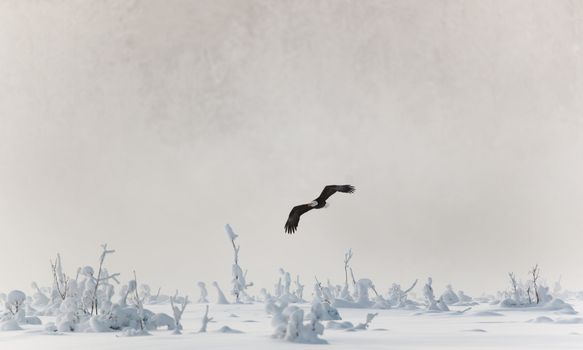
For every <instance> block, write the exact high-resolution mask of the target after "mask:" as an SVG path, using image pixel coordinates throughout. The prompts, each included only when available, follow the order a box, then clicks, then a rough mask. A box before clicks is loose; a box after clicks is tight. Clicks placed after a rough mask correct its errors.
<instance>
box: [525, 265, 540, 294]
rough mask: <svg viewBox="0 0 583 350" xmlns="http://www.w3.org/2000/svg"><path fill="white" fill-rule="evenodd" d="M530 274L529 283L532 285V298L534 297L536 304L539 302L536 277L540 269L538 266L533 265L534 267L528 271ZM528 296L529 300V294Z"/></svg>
mask: <svg viewBox="0 0 583 350" xmlns="http://www.w3.org/2000/svg"><path fill="white" fill-rule="evenodd" d="M529 274H530V278H531V280H530V282H531V283H532V287H533V288H532V291H533V292H534V297H535V301H536V303H537V304H538V303H539V302H540V296H539V294H538V284H537V282H538V277H539V274H540V269H539V267H538V264H536V265H534V267H533V268H532V269H531V270H530V271H529ZM528 294H529V298H530V293H528Z"/></svg>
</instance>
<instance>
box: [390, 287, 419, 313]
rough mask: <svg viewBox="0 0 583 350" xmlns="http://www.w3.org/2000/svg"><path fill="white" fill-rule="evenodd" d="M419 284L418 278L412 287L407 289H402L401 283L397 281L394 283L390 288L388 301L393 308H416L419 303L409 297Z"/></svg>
mask: <svg viewBox="0 0 583 350" xmlns="http://www.w3.org/2000/svg"><path fill="white" fill-rule="evenodd" d="M416 285H417V280H415V282H413V284H412V285H411V287H409V288H408V289H406V290H402V289H401V285H399V284H397V283H393V284H392V285H391V288H390V289H389V293H388V297H387V301H388V302H389V305H390V306H391V307H393V308H407V309H416V308H417V305H418V303H417V302H415V301H412V300H409V299H408V295H409V293H410V292H411V291H412V290H413V288H415V286H416Z"/></svg>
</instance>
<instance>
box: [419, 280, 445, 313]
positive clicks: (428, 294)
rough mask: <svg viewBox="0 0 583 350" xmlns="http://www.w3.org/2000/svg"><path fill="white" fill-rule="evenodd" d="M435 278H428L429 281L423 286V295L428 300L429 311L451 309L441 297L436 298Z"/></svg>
mask: <svg viewBox="0 0 583 350" xmlns="http://www.w3.org/2000/svg"><path fill="white" fill-rule="evenodd" d="M432 284H433V279H432V278H431V277H428V278H427V283H426V284H425V286H424V287H423V296H424V297H425V301H426V302H427V311H432V312H441V311H449V308H448V307H447V305H446V304H445V303H444V302H443V301H442V300H441V298H440V299H438V300H435V294H434V293H433V287H432V286H431V285H432Z"/></svg>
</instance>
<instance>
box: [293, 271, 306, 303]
mask: <svg viewBox="0 0 583 350" xmlns="http://www.w3.org/2000/svg"><path fill="white" fill-rule="evenodd" d="M294 283H295V285H296V290H295V291H294V294H295V296H296V298H297V300H298V302H303V301H304V299H303V296H304V285H303V284H302V283H301V282H300V275H297V276H296V280H295V281H294Z"/></svg>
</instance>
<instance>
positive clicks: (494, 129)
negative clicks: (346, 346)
mask: <svg viewBox="0 0 583 350" xmlns="http://www.w3.org/2000/svg"><path fill="white" fill-rule="evenodd" d="M582 51H583V2H580V1H558V0H557V1H507V0H504V1H461V0H460V1H443V0H442V1H409V0H407V1H405V0H403V1H356V0H355V1H331V0H330V1H314V0H309V1H308V0H306V1H270V0H265V1H237V0H232V1H217V0H208V1H98V2H95V1H75V2H72V1H16V0H13V1H2V2H1V3H0V242H1V243H0V244H1V246H2V249H1V251H0V291H1V290H3V291H6V290H9V289H13V288H21V289H25V290H27V288H29V285H30V282H32V281H33V280H36V281H38V282H41V283H43V284H48V283H50V267H49V263H48V260H49V258H52V257H54V255H55V254H56V253H57V252H60V253H61V255H62V257H63V262H64V264H65V269H66V270H67V271H69V272H70V273H74V271H75V270H76V267H77V266H80V265H86V264H95V263H96V261H97V258H98V254H99V249H100V248H99V244H101V243H104V242H107V243H109V245H110V246H111V247H113V248H115V249H117V253H116V254H115V255H114V256H113V257H111V258H110V259H109V261H108V262H107V265H108V267H109V268H110V270H112V271H116V272H121V273H122V277H124V279H127V278H130V275H129V274H130V272H131V271H132V270H133V269H135V270H137V272H138V277H139V278H140V279H141V281H142V282H148V283H150V284H151V285H152V287H153V288H155V287H157V286H159V285H162V286H164V288H165V291H166V292H171V291H172V290H173V289H175V288H180V289H181V290H185V291H193V290H195V282H196V281H199V280H204V281H207V282H210V281H212V280H217V281H219V282H220V283H221V284H222V285H223V288H224V289H227V283H228V281H229V280H230V264H231V258H232V250H231V246H230V244H229V242H228V240H227V235H226V234H225V232H224V229H223V226H224V224H225V223H227V222H228V223H230V224H231V225H232V226H233V227H234V229H235V230H236V231H237V232H238V233H239V234H240V238H239V239H240V243H241V245H242V248H241V256H240V259H241V264H242V265H243V267H244V268H246V269H248V270H249V275H248V276H249V279H250V280H253V281H254V282H256V284H257V285H258V286H259V287H267V288H270V289H271V287H272V285H273V284H274V283H275V281H276V279H277V277H278V272H277V269H278V268H279V267H284V268H285V269H286V270H290V271H291V272H292V273H293V274H296V273H300V274H301V275H302V277H303V279H304V281H305V282H309V283H310V284H311V281H312V279H313V276H314V275H318V277H319V278H320V279H325V278H327V277H329V278H332V279H333V280H335V281H337V282H341V281H342V279H343V267H342V258H343V254H344V251H345V250H346V249H348V248H352V249H353V250H354V253H355V257H354V260H353V266H354V272H355V274H356V276H357V277H370V278H372V279H374V280H375V282H376V284H377V286H379V288H380V289H382V290H386V288H387V287H388V286H389V285H390V283H392V282H399V283H402V284H409V283H410V282H412V281H413V280H414V279H415V278H420V279H422V280H424V279H425V278H426V277H427V276H433V277H434V281H435V285H436V286H437V289H438V292H439V290H440V289H441V288H442V287H443V286H444V285H445V284H446V283H452V284H453V285H454V287H455V288H456V289H457V288H459V289H463V290H466V291H468V292H470V293H478V292H481V291H483V290H487V291H495V290H499V289H502V288H505V287H506V284H507V281H506V279H507V277H506V274H507V272H509V271H515V272H516V273H517V274H518V275H521V276H524V275H525V274H526V272H527V271H528V269H529V268H530V266H531V265H533V264H534V263H539V264H540V265H541V267H542V273H541V274H542V276H543V277H545V278H547V279H548V281H549V282H553V281H554V280H555V279H556V278H558V276H559V275H561V274H562V276H563V284H564V285H565V286H566V287H570V288H579V289H583V278H582V277H583V273H582V272H581V266H582V264H583V254H582V252H581V247H582V244H583V162H582V156H583V53H582ZM332 183H336V184H343V183H350V184H353V185H355V186H356V187H357V192H356V193H355V194H354V195H336V196H334V197H332V198H331V201H330V204H331V206H330V208H327V209H324V210H320V211H317V212H311V213H308V214H306V216H305V217H303V218H302V221H301V223H300V227H299V232H298V233H297V234H296V235H294V236H288V235H285V234H284V233H283V225H284V222H285V219H286V217H287V215H288V212H289V210H290V209H291V207H292V206H294V205H296V204H300V203H305V202H307V201H310V200H312V199H313V198H315V197H317V195H318V194H319V192H320V191H321V190H322V188H323V186H324V185H326V184H332ZM310 289H311V288H310ZM257 290H258V289H255V291H257Z"/></svg>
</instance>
